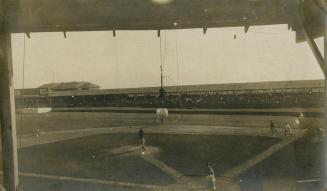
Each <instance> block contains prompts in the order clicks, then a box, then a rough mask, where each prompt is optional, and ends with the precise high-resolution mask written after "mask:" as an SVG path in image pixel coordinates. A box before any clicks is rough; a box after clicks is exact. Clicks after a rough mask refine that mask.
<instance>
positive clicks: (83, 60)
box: [12, 25, 323, 88]
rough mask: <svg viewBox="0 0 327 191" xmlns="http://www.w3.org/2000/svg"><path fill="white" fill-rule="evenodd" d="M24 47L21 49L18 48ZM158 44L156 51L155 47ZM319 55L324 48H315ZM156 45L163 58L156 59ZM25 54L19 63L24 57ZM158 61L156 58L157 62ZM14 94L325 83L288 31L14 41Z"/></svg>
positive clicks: (72, 35) (43, 36) (54, 35)
mask: <svg viewBox="0 0 327 191" xmlns="http://www.w3.org/2000/svg"><path fill="white" fill-rule="evenodd" d="M24 41H25V48H24ZM160 41H161V43H160ZM316 42H317V44H318V46H319V48H322V45H323V40H322V39H317V40H316ZM160 44H161V51H160ZM24 54H25V57H24ZM160 54H161V56H160ZM12 55H13V67H14V85H15V88H35V87H38V86H40V85H42V84H45V83H52V82H69V81H89V82H92V83H95V84H97V85H99V86H100V88H131V87H149V86H159V85H160V63H161V62H162V63H163V69H164V84H165V85H191V84H221V83H241V82H259V81H284V80H309V79H323V74H322V72H321V70H320V68H319V66H318V64H317V61H316V60H315V58H314V56H313V54H312V52H311V50H310V48H309V46H308V44H307V43H296V42H295V33H294V32H292V31H290V30H287V26H286V25H274V26H259V27H250V29H249V31H248V32H247V33H244V28H240V27H238V28H215V29H208V31H207V33H206V34H205V35H204V34H203V32H202V29H188V30H169V31H161V37H160V38H158V37H157V31H116V37H113V35H112V32H111V31H97V32H95V31H90V32H67V38H64V35H63V33H60V32H51V33H31V36H30V38H27V37H26V35H25V34H22V33H16V34H12Z"/></svg>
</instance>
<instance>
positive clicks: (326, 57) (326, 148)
mask: <svg viewBox="0 0 327 191" xmlns="http://www.w3.org/2000/svg"><path fill="white" fill-rule="evenodd" d="M324 32H325V33H324V65H325V67H324V69H325V71H324V72H325V74H327V16H326V15H325V31H324ZM324 103H325V109H324V112H325V115H324V117H325V118H324V131H325V132H326V130H327V128H326V126H327V76H326V75H325V102H324ZM323 143H324V145H323V148H324V150H323V151H322V152H323V153H324V155H323V156H324V157H325V158H324V163H325V164H323V166H322V168H323V169H322V172H323V177H322V178H323V182H322V183H323V186H324V189H327V181H326V179H327V156H326V155H327V141H326V136H324V140H323Z"/></svg>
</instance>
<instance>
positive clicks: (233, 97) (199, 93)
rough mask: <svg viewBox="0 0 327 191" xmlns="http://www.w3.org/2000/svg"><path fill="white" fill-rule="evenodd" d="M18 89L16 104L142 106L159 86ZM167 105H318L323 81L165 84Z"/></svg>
mask: <svg viewBox="0 0 327 191" xmlns="http://www.w3.org/2000/svg"><path fill="white" fill-rule="evenodd" d="M45 87H54V85H50V86H49V85H47V86H46V85H43V86H40V87H39V88H36V89H35V90H34V91H32V89H28V90H25V89H24V90H17V91H16V101H17V103H19V104H18V107H40V106H42V107H53V108H65V107H144V108H155V107H158V106H159V105H160V103H159V99H158V96H159V87H146V88H127V89H98V88H96V87H98V86H97V85H92V86H91V87H92V88H80V89H78V88H75V89H73V90H72V88H71V87H70V88H61V89H60V90H59V89H55V90H56V91H54V89H51V88H45ZM165 90H166V97H165V105H166V107H168V108H179V107H181V108H207V109H214V108H319V107H322V106H323V103H324V96H323V95H324V94H323V93H324V81H323V80H305V81H303V80H302V81H276V82H255V83H234V84H209V85H185V86H178V87H177V86H167V87H165Z"/></svg>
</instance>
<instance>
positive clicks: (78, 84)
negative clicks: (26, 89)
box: [37, 82, 99, 91]
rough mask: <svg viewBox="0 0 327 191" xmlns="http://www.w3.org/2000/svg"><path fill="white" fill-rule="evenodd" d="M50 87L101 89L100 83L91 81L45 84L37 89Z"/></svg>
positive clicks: (61, 88) (63, 89)
mask: <svg viewBox="0 0 327 191" xmlns="http://www.w3.org/2000/svg"><path fill="white" fill-rule="evenodd" d="M45 88H46V89H48V90H52V91H65V90H79V89H86V90H87V89H99V86H98V85H95V84H93V83H90V82H60V83H49V84H44V85H42V86H40V87H38V88H37V89H45Z"/></svg>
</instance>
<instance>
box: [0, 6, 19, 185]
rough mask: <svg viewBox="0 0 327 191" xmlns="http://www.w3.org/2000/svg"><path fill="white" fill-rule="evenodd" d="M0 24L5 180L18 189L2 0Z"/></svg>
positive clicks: (0, 119) (0, 116) (0, 117)
mask: <svg viewBox="0 0 327 191" xmlns="http://www.w3.org/2000/svg"><path fill="white" fill-rule="evenodd" d="M0 6H2V13H3V15H1V18H0V19H1V21H2V22H1V26H0V126H1V142H2V154H3V155H2V156H3V161H2V162H3V181H4V188H5V189H6V191H17V190H18V162H17V145H16V144H17V141H16V121H15V120H16V118H15V99H14V87H13V68H12V60H11V37H10V33H9V32H8V31H7V30H6V26H7V25H6V22H7V21H6V13H5V12H3V11H5V8H4V1H2V4H0Z"/></svg>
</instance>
